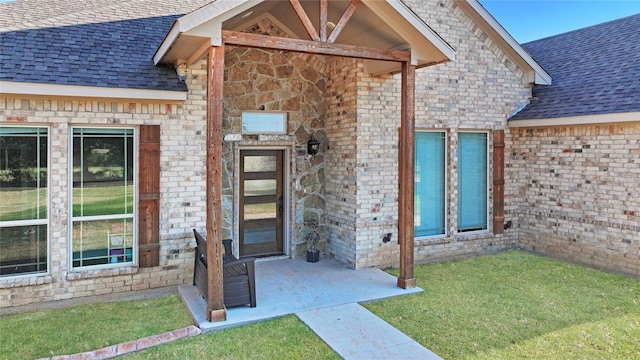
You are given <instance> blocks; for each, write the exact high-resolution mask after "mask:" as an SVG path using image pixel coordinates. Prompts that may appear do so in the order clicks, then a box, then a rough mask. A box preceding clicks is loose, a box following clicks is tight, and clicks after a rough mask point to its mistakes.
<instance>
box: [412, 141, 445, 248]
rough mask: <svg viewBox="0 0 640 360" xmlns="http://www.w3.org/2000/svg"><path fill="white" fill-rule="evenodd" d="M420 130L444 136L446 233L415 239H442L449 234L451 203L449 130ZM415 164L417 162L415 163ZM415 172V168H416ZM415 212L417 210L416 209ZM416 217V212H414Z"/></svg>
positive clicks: (443, 169)
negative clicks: (449, 209) (449, 208)
mask: <svg viewBox="0 0 640 360" xmlns="http://www.w3.org/2000/svg"><path fill="white" fill-rule="evenodd" d="M418 132H437V133H442V135H443V137H444V167H443V168H442V172H443V174H444V179H443V181H444V207H443V209H442V211H443V212H444V233H442V234H435V235H423V236H415V237H414V240H415V241H425V240H426V241H429V240H435V239H441V238H445V237H447V236H448V234H449V231H448V230H449V229H448V228H449V226H448V224H449V217H448V216H447V214H448V211H447V209H448V207H449V206H448V204H449V200H448V199H449V186H448V185H449V171H448V169H449V157H448V156H447V154H448V152H447V147H448V146H449V135H450V134H449V132H448V131H447V129H416V133H418ZM414 166H415V164H414ZM414 172H415V170H414ZM414 183H415V174H414ZM414 212H415V210H414ZM414 217H415V214H414ZM414 231H415V225H414Z"/></svg>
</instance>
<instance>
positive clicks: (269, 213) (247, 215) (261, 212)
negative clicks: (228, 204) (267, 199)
mask: <svg viewBox="0 0 640 360" xmlns="http://www.w3.org/2000/svg"><path fill="white" fill-rule="evenodd" d="M275 218H276V203H265V204H249V205H245V206H244V219H245V220H256V219H266V220H269V219H275Z"/></svg>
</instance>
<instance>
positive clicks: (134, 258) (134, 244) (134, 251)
mask: <svg viewBox="0 0 640 360" xmlns="http://www.w3.org/2000/svg"><path fill="white" fill-rule="evenodd" d="M74 129H107V130H131V131H132V135H131V136H132V138H133V150H132V151H133V166H132V167H133V183H132V184H131V186H132V187H133V200H132V205H131V208H132V213H131V214H130V216H126V217H125V216H123V215H124V214H108V215H89V216H74V214H73V192H74V187H73V177H74V176H73V166H74V164H73V156H74V147H73V142H74V133H73V132H74ZM139 137H140V129H139V128H138V127H136V126H100V125H90V124H83V125H73V126H69V136H68V147H67V148H68V150H69V154H68V157H69V159H68V164H69V165H68V168H69V169H70V170H69V171H68V174H67V177H68V179H67V180H68V189H69V191H68V205H67V211H68V218H69V220H68V234H67V239H68V240H67V244H68V268H69V271H70V272H82V271H90V270H96V269H98V270H99V269H109V268H126V267H136V266H138V252H139V251H138V246H139V241H138V215H139V209H138V207H139V196H138V190H139V189H138V186H139V177H140V174H139V173H140V170H139V159H138V157H139V152H140V139H139ZM116 219H131V228H132V231H131V237H132V240H131V261H124V262H116V263H111V262H107V263H106V264H97V265H85V266H74V265H73V263H74V258H73V253H74V248H73V245H74V238H73V229H74V227H73V225H74V222H81V221H101V220H116ZM108 256H110V255H108ZM125 256H128V255H127V254H125ZM125 260H126V258H125Z"/></svg>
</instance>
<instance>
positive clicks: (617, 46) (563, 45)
mask: <svg viewBox="0 0 640 360" xmlns="http://www.w3.org/2000/svg"><path fill="white" fill-rule="evenodd" d="M639 29H640V14H637V15H633V16H629V17H626V18H622V19H618V20H614V21H610V22H606V23H603V24H599V25H594V26H591V27H587V28H584V29H579V30H575V31H571V32H568V33H564V34H560V35H556V36H552V37H548V38H545V39H541V40H537V41H533V42H530V43H527V44H524V45H523V47H524V48H525V49H526V50H527V51H528V52H529V53H530V54H531V56H532V57H533V58H534V59H535V60H536V61H537V62H538V63H539V64H540V65H541V66H542V67H543V68H544V69H545V70H546V71H547V72H548V73H549V74H550V75H551V77H552V78H553V83H552V85H549V86H537V87H535V88H534V89H533V96H534V97H537V98H538V100H534V101H532V102H531V104H529V105H528V106H527V107H525V108H524V109H523V110H522V111H520V112H518V113H517V114H516V115H514V116H513V117H511V119H510V120H531V119H544V118H558V117H568V116H582V115H597V114H609V113H624V112H635V111H640V81H639V80H640V31H639Z"/></svg>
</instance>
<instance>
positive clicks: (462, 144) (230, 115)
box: [0, 0, 640, 317]
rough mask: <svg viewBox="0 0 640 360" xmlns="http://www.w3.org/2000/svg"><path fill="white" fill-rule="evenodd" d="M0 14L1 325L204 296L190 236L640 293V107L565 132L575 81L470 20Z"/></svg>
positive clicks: (432, 12) (431, 13)
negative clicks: (638, 286)
mask: <svg viewBox="0 0 640 360" xmlns="http://www.w3.org/2000/svg"><path fill="white" fill-rule="evenodd" d="M65 6H68V7H65ZM0 7H1V9H2V11H1V13H2V14H3V15H2V25H1V34H2V49H1V50H0V59H1V60H2V61H1V64H0V66H1V68H0V69H1V72H0V156H1V157H2V159H1V165H0V192H2V198H3V201H2V205H0V270H1V276H0V300H1V301H0V303H1V304H2V305H0V306H2V307H7V306H19V305H23V304H29V303H34V302H45V301H54V300H61V299H69V298H75V297H83V296H91V295H103V294H110V293H116V292H127V291H135V290H143V289H149V288H156V287H163V286H170V285H180V284H189V283H191V281H192V271H193V258H194V253H193V249H194V246H195V242H194V239H193V232H192V229H197V230H198V231H201V232H203V233H206V234H207V237H208V239H213V240H214V241H210V242H211V243H213V245H212V247H211V249H210V251H213V252H215V251H219V246H220V245H219V244H218V242H217V241H215V240H220V239H222V238H231V239H233V244H234V253H235V254H237V255H238V256H249V255H251V256H285V257H299V256H302V255H303V254H304V253H305V251H306V249H307V244H306V242H307V241H306V239H307V238H306V235H307V233H308V232H309V227H308V225H307V224H309V223H310V222H311V223H313V222H317V223H318V224H319V226H318V228H317V232H318V233H319V235H320V242H319V247H320V249H321V251H322V254H323V256H324V257H331V258H334V259H336V260H338V261H340V262H342V263H343V264H345V265H346V266H348V267H351V268H354V269H357V268H362V267H373V266H375V267H386V266H398V265H399V266H400V268H401V275H400V277H399V282H398V285H399V286H402V287H410V286H413V285H414V283H413V279H412V268H413V264H414V263H426V262H434V261H443V260H447V259H452V258H459V257H466V256H474V255H479V254H485V253H491V252H495V251H500V250H505V249H512V248H518V247H522V248H526V249H530V250H533V251H538V252H542V253H546V254H550V255H554V256H560V257H564V258H567V259H569V260H573V261H578V262H583V263H589V264H593V265H596V266H600V267H603V268H607V269H611V270H615V271H622V272H626V273H629V274H634V275H638V274H640V265H639V263H640V238H639V237H638V232H637V230H638V217H637V216H638V215H637V214H638V211H640V209H638V205H637V204H638V201H637V200H638V199H637V197H638V194H637V190H636V189H637V188H638V181H639V180H638V176H637V172H638V168H637V164H636V161H637V157H638V151H639V146H640V145H639V143H638V138H639V137H638V130H639V129H638V125H636V124H637V121H638V120H639V119H638V116H637V114H638V111H640V110H638V109H637V104H639V103H640V102H638V101H632V103H634V104H635V106H636V107H635V108H634V107H633V105H634V104H631V105H630V107H629V108H628V109H626V108H625V110H624V111H623V114H622V115H620V116H619V117H618V116H617V115H616V116H612V117H609V116H610V115H607V114H609V113H610V112H619V111H616V110H615V109H611V110H603V111H602V112H599V113H593V114H591V113H590V114H589V115H587V116H589V117H590V121H591V122H589V123H588V125H583V124H582V122H577V123H576V122H574V121H576V120H575V119H573V118H571V119H570V120H568V121H569V122H567V123H566V124H565V123H555V122H553V121H551V120H549V119H556V118H564V117H573V116H575V115H576V114H564V113H557V114H559V115H554V114H556V113H555V112H552V113H551V115H547V114H548V113H545V112H544V111H542V110H540V111H536V107H538V108H546V106H540V105H543V102H545V101H549V100H547V99H553V97H554V96H555V95H554V94H553V91H552V90H553V89H554V86H555V84H556V82H555V81H556V80H555V75H554V72H553V71H549V73H548V72H547V71H545V69H547V70H550V69H552V66H553V65H554V61H561V60H553V59H551V60H549V61H550V62H549V65H548V66H549V68H547V67H546V66H545V65H544V63H542V62H541V63H538V62H536V61H534V58H536V59H537V57H535V55H537V53H536V50H538V51H539V52H541V54H544V52H545V49H546V46H547V45H545V43H544V41H547V40H542V41H541V43H540V44H539V46H538V48H536V43H532V44H529V46H531V49H529V47H525V48H526V49H527V50H528V51H531V53H532V54H534V58H532V57H531V55H529V53H528V52H527V51H525V48H523V47H521V46H520V45H519V44H517V43H516V42H515V41H514V40H513V39H512V38H511V37H510V36H509V35H508V34H507V33H506V31H504V29H502V27H501V26H500V25H499V24H498V23H497V22H496V21H495V20H494V19H493V18H492V17H491V15H490V14H488V13H487V12H486V10H484V9H483V8H482V7H481V6H480V4H479V3H478V2H477V1H475V0H468V1H449V0H440V1H426V2H425V1H417V0H416V1H412V0H405V1H398V0H388V1H365V0H362V1H347V0H345V1H328V2H325V1H317V2H316V1H311V2H301V3H299V2H298V1H290V2H272V1H242V0H238V1H227V0H217V1H211V0H191V1H184V2H168V1H146V0H139V1H124V2H118V3H104V4H103V3H98V4H96V3H94V2H89V1H80V2H78V1H75V2H61V4H60V6H59V7H56V8H55V9H43V8H39V7H38V6H37V2H35V1H30V0H24V1H17V2H11V3H6V4H2V5H0ZM631 19H632V21H636V24H637V17H636V18H631ZM634 19H635V20H634ZM305 21H306V22H305ZM611 24H614V23H611ZM613 27H614V28H617V27H616V26H615V25H613ZM283 38H284V39H286V40H281V39H283ZM279 39H280V40H279ZM570 45H571V46H574V45H575V44H570ZM549 46H555V45H553V44H550V45H549ZM559 46H569V45H566V44H563V45H559ZM407 49H410V51H409V50H407ZM583 51H588V50H583ZM637 53H638V52H637V51H636V52H635V53H633V54H636V55H635V58H634V59H635V60H634V62H631V64H632V67H633V69H634V70H635V71H637V69H638V63H639V61H638V59H637ZM540 56H542V55H540ZM541 59H543V57H541ZM544 59H545V61H546V60H547V58H544ZM618 60H619V61H620V62H621V64H627V62H626V61H625V58H624V57H620V58H618ZM603 63H604V61H603ZM541 64H543V65H542V66H541ZM553 69H555V67H553ZM558 74H559V75H558V76H559V77H560V79H561V80H564V77H563V76H564V75H565V74H566V72H563V73H558ZM552 77H553V81H552ZM612 83H615V82H614V81H612ZM614 85H615V84H614ZM631 85H633V86H636V87H637V84H631ZM558 87H559V88H563V82H562V81H560V82H559V83H558ZM532 91H533V94H532ZM545 91H546V92H548V94H546V93H545V94H543V93H544V92H545ZM638 93H640V92H637V91H636V92H635V93H629V94H626V95H624V96H623V97H628V96H632V97H633V96H635V99H637V97H638V95H637V94H638ZM630 94H631V95H630ZM634 94H635V95H634ZM534 96H535V97H537V98H538V100H531V99H532V98H533V97H534ZM585 96H591V95H589V94H585ZM551 101H552V100H551ZM523 107H524V109H523ZM552 107H553V106H552ZM518 110H521V111H519V112H518ZM555 110H557V106H556V109H555ZM555 110H553V111H555ZM545 111H546V110H545ZM514 114H515V115H514ZM540 114H542V115H540ZM599 116H603V117H604V118H600V117H599ZM629 116H631V117H629ZM593 117H595V118H593ZM565 120H566V119H565ZM579 120H582V119H579ZM602 123H604V124H602ZM576 137H579V139H576ZM549 138H551V140H550V139H549ZM312 139H315V140H317V141H318V142H319V151H318V153H317V154H311V153H310V152H309V150H308V144H309V142H310V140H312ZM414 148H415V152H414ZM565 149H571V150H572V151H567V152H565V151H564V150H565ZM615 149H617V150H615ZM576 150H583V151H582V152H579V151H576ZM618 150H619V153H620V154H619V155H616V156H613V154H611V155H610V156H609V157H608V159H610V160H606V161H605V160H602V159H599V158H598V156H599V155H602V154H603V153H605V154H609V153H617V152H618ZM558 151H559V153H558V154H557V155H554V153H555V152H558ZM590 152H593V153H594V155H588V154H589V153H590ZM565 157H567V158H565ZM582 157H584V158H582ZM576 160H577V161H576ZM634 165H636V166H635V167H634ZM605 167H607V168H608V169H607V170H602V169H603V168H605ZM531 169H538V170H539V171H538V170H537V171H536V172H535V173H532V172H531ZM605 173H606V174H605ZM549 174H561V175H560V176H556V175H553V176H550V175H549ZM565 174H567V175H565ZM563 176H569V177H571V179H575V180H576V183H575V184H573V185H567V184H568V183H569V182H568V181H567V180H566V179H564V178H563ZM621 177H624V179H625V181H622V179H621ZM578 179H579V181H577V180H578ZM587 182H589V183H587ZM581 184H582V185H581ZM586 194H595V200H593V201H591V200H589V201H587V200H586V199H589V198H590V197H588V196H586ZM565 195H566V196H567V198H565ZM578 198H579V199H578ZM567 199H570V200H567ZM596 204H598V207H599V208H601V209H603V210H600V211H597V210H596V211H595V213H592V212H594V208H596V206H595V205H596ZM603 204H607V206H606V207H604V206H603ZM569 209H570V210H569ZM216 246H218V248H216ZM209 259H215V256H209ZM214 265H215V264H214ZM209 269H210V274H209V275H210V278H212V279H214V280H212V281H214V282H215V281H217V280H218V279H219V278H218V276H221V275H220V274H219V273H216V270H215V266H209ZM216 286H217V285H216V284H214V285H213V286H210V287H209V288H210V289H213V290H215V289H216ZM220 286H221V284H220ZM213 290H212V291H213ZM211 298H212V296H209V299H211ZM211 301H212V302H213V303H210V304H209V310H210V311H211V312H212V317H215V314H213V313H214V312H215V310H217V309H219V305H216V303H215V301H216V299H213V300H211Z"/></svg>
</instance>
